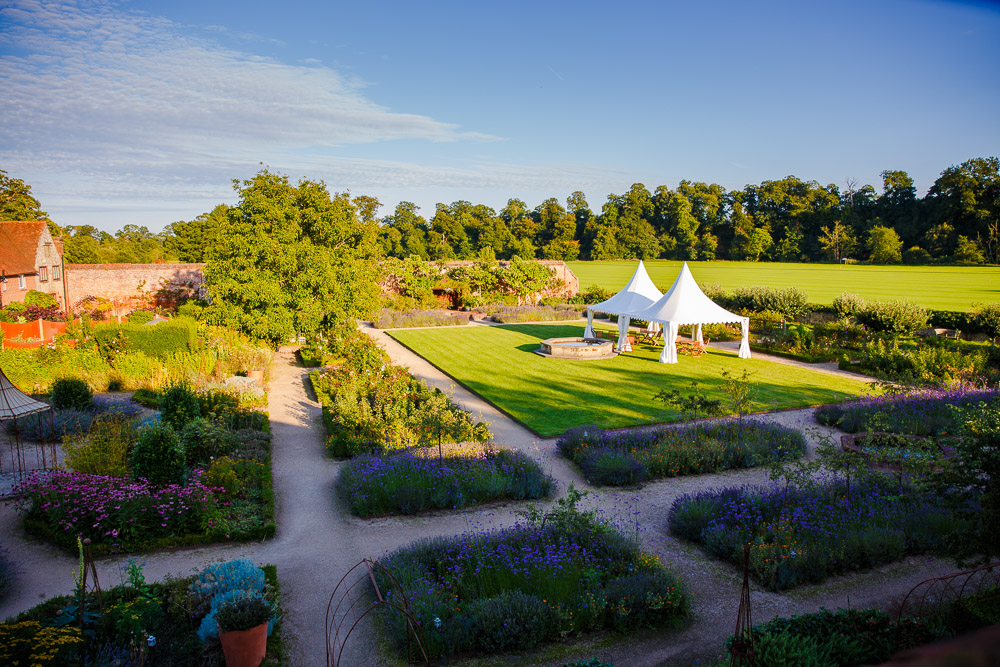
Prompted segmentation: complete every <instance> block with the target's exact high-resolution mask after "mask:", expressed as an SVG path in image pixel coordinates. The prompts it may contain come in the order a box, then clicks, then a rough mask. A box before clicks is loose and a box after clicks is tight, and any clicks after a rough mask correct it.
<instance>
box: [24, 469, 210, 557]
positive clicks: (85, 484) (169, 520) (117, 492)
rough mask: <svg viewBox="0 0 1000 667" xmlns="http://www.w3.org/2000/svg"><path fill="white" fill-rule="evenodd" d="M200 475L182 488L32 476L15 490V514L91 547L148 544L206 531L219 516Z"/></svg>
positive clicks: (69, 475)
mask: <svg viewBox="0 0 1000 667" xmlns="http://www.w3.org/2000/svg"><path fill="white" fill-rule="evenodd" d="M204 474H205V473H204V472H203V471H201V470H194V471H192V473H191V476H190V478H189V479H188V481H187V483H186V484H183V485H181V484H171V485H168V486H163V487H157V486H153V485H151V484H149V483H147V482H146V481H145V480H140V481H133V480H129V479H125V478H119V477H108V476H103V475H87V474H83V473H76V472H66V471H61V470H56V471H50V472H47V473H38V472H36V473H32V474H31V475H30V476H29V477H28V479H27V481H26V482H25V483H24V484H22V485H21V486H19V487H18V488H17V491H18V492H19V500H18V511H19V512H21V513H26V514H27V516H28V517H31V518H36V519H39V520H41V521H42V522H44V523H45V524H47V525H48V526H49V527H50V528H52V529H54V530H55V531H57V532H59V533H63V534H67V535H72V536H73V537H74V538H75V536H76V535H80V536H82V537H89V538H90V539H91V541H92V542H94V543H95V544H99V543H109V542H111V543H118V544H121V545H122V546H128V545H129V544H130V543H132V542H137V543H138V542H148V541H149V540H154V539H157V538H161V537H171V536H179V535H189V534H200V533H207V532H209V531H210V530H211V527H212V523H213V518H212V517H213V516H215V515H217V514H219V502H218V501H217V499H216V494H217V493H218V492H221V491H222V489H214V488H211V487H209V486H207V485H206V484H205V483H204V481H203V478H204Z"/></svg>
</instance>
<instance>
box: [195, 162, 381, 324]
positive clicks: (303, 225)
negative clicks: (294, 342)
mask: <svg viewBox="0 0 1000 667" xmlns="http://www.w3.org/2000/svg"><path fill="white" fill-rule="evenodd" d="M234 188H235V189H236V191H237V193H238V194H239V203H238V204H237V205H236V206H234V207H232V208H231V209H230V210H229V211H228V215H227V217H226V219H225V221H224V222H223V224H222V225H221V227H220V229H219V233H218V235H217V238H216V242H215V245H213V246H212V248H211V251H210V252H209V259H208V263H207V265H206V267H205V283H206V286H207V288H208V295H209V298H210V300H211V305H210V306H209V307H208V308H206V309H205V318H206V319H207V320H208V321H209V322H212V323H215V324H222V325H226V326H231V327H234V328H236V329H239V330H241V331H243V332H244V333H246V334H248V335H250V336H252V337H254V338H257V339H260V340H265V341H269V342H271V343H274V344H277V343H280V342H281V341H284V340H288V339H289V337H290V336H292V335H293V334H295V333H301V334H304V335H313V334H315V333H317V332H319V331H321V330H323V329H324V328H325V327H327V326H330V325H332V324H333V323H334V322H337V321H344V320H350V319H354V318H362V317H368V316H370V314H371V312H372V310H373V309H374V307H375V306H376V304H377V299H378V295H377V289H378V288H377V287H376V283H377V265H376V259H377V258H378V257H379V245H378V243H377V228H376V226H375V224H374V223H373V222H370V221H368V222H366V221H363V220H362V219H361V217H360V215H359V213H358V210H357V208H356V207H355V205H354V204H353V203H352V201H351V199H350V197H349V196H348V195H347V194H335V195H333V196H331V195H330V193H329V192H328V190H327V188H326V185H325V184H323V183H322V182H318V183H317V182H312V181H300V182H299V184H298V185H297V186H293V185H291V184H290V183H289V181H288V178H287V177H286V176H280V175H277V174H274V173H272V172H270V171H268V170H267V169H264V170H263V171H261V172H260V173H258V174H257V175H255V176H254V177H253V178H252V179H250V180H245V181H242V182H235V183H234Z"/></svg>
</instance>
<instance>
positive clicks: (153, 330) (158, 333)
mask: <svg viewBox="0 0 1000 667" xmlns="http://www.w3.org/2000/svg"><path fill="white" fill-rule="evenodd" d="M197 332H198V324H197V322H195V321H194V320H193V319H190V318H187V317H177V318H174V319H173V320H171V321H170V322H160V323H159V324H155V325H152V326H146V325H144V324H136V323H133V322H127V323H126V322H123V323H121V324H111V325H102V326H98V327H95V328H94V334H93V335H94V341H95V342H96V343H97V348H98V350H100V352H101V356H103V357H104V358H106V359H110V358H113V357H114V356H115V355H116V354H120V353H122V352H142V353H144V354H146V355H148V356H151V357H156V358H157V359H166V358H167V357H169V356H170V355H171V354H172V353H174V352H178V351H184V350H188V349H190V347H191V345H192V344H193V343H194V341H195V339H196V336H197Z"/></svg>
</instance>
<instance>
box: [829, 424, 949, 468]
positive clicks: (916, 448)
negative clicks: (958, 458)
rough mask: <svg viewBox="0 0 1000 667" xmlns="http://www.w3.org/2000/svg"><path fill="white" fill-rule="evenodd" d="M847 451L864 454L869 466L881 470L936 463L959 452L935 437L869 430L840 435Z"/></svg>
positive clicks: (842, 445)
mask: <svg viewBox="0 0 1000 667" xmlns="http://www.w3.org/2000/svg"><path fill="white" fill-rule="evenodd" d="M840 446H841V448H842V449H843V450H844V451H845V452H854V453H855V454H860V455H861V456H863V457H864V458H865V460H866V461H867V462H868V465H869V466H871V467H873V468H876V469H881V470H902V469H906V468H910V467H916V468H920V467H927V466H935V465H936V464H939V463H941V462H942V461H944V460H945V459H948V458H951V457H953V456H954V454H955V448H954V447H948V446H946V445H943V444H941V443H938V442H936V441H935V440H934V439H932V438H928V437H926V436H920V435H900V434H898V433H882V432H866V433H854V434H847V435H842V436H840Z"/></svg>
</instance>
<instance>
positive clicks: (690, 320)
mask: <svg viewBox="0 0 1000 667" xmlns="http://www.w3.org/2000/svg"><path fill="white" fill-rule="evenodd" d="M614 298H615V297H612V298H611V299H608V301H611V300H612V299H614ZM598 305H600V304H598ZM593 307H594V308H596V306H593ZM624 314H626V315H629V316H630V317H632V319H635V320H645V321H647V322H673V323H674V324H678V325H683V324H722V323H725V322H742V321H743V320H744V318H743V316H742V315H737V314H736V313H731V312H729V311H728V310H726V309H725V308H723V307H722V306H720V305H719V304H717V303H715V302H714V301H712V300H711V299H709V298H708V297H707V296H705V293H704V292H702V291H701V288H700V287H698V283H697V282H695V279H694V276H692V275H691V269H689V268H688V265H687V262H684V266H682V267H681V272H680V273H679V274H678V275H677V279H676V280H675V281H674V284H673V285H671V286H670V289H669V290H667V293H666V294H664V295H663V297H662V298H660V299H659V300H658V301H656V303H653V304H652V305H650V306H648V307H646V308H642V309H639V310H634V311H629V312H626V313H624Z"/></svg>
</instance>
